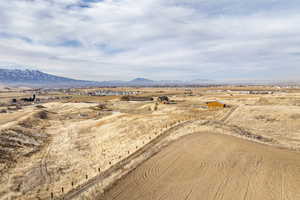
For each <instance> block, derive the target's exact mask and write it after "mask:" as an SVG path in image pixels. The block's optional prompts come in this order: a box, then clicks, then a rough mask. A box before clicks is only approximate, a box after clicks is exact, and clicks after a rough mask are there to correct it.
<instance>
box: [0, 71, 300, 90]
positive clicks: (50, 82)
mask: <svg viewBox="0 0 300 200" xmlns="http://www.w3.org/2000/svg"><path fill="white" fill-rule="evenodd" d="M1 84H2V85H8V86H28V87H44V88H61V87H65V88H66V87H89V86H99V87H104V86H106V87H118V86H190V85H221V84H234V85H236V84H244V85H251V84H279V85H280V84H285V85H287V84H299V82H287V81H226V82H225V81H214V80H208V79H196V80H190V81H180V80H160V81H154V80H150V79H146V78H135V79H133V80H130V81H120V80H115V81H102V82H98V81H86V80H76V79H71V78H66V77H61V76H56V75H52V74H48V73H44V72H41V71H39V70H29V69H25V70H21V69H4V68H2V69H1V68H0V85H1Z"/></svg>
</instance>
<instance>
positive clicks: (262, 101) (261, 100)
mask: <svg viewBox="0 0 300 200" xmlns="http://www.w3.org/2000/svg"><path fill="white" fill-rule="evenodd" d="M255 104H256V105H262V106H263V105H271V104H272V103H271V102H270V101H269V100H268V99H267V98H265V97H260V98H259V99H258V101H257V102H256V103H255Z"/></svg>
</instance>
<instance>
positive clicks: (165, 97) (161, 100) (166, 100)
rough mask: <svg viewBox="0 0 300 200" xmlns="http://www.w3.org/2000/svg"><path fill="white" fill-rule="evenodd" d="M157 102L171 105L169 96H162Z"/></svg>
mask: <svg viewBox="0 0 300 200" xmlns="http://www.w3.org/2000/svg"><path fill="white" fill-rule="evenodd" d="M157 101H158V102H161V103H169V97H167V96H160V97H158V98H157Z"/></svg>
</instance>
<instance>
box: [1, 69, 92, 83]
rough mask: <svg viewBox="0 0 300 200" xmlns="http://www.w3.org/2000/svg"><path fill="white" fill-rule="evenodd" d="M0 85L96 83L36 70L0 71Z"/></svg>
mask: <svg viewBox="0 0 300 200" xmlns="http://www.w3.org/2000/svg"><path fill="white" fill-rule="evenodd" d="M0 84H4V85H15V86H40V87H43V86H44V87H45V86H49V87H61V86H67V87H68V86H84V85H94V84H97V82H93V81H83V80H75V79H70V78H65V77H61V76H55V75H51V74H47V73H44V72H41V71H38V70H28V69H26V70H20V69H0Z"/></svg>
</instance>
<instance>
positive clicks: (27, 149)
mask: <svg viewBox="0 0 300 200" xmlns="http://www.w3.org/2000/svg"><path fill="white" fill-rule="evenodd" d="M46 138H47V137H46V135H45V134H43V133H42V132H41V130H39V129H37V130H30V129H26V128H22V127H18V128H14V129H7V130H2V131H1V132H0V140H1V143H0V152H1V153H0V164H1V165H2V169H0V173H1V171H2V170H3V169H4V168H5V167H6V166H5V165H8V166H9V165H10V164H12V163H14V162H15V161H16V160H17V159H18V158H19V157H20V156H30V155H31V154H32V153H33V152H36V151H38V150H39V149H40V148H41V146H42V145H43V143H44V142H45V140H46Z"/></svg>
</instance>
